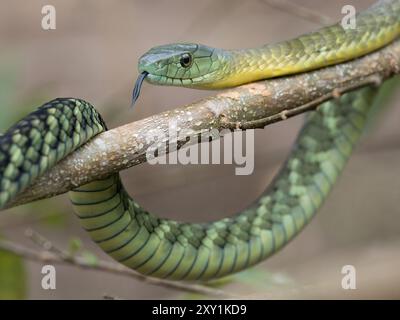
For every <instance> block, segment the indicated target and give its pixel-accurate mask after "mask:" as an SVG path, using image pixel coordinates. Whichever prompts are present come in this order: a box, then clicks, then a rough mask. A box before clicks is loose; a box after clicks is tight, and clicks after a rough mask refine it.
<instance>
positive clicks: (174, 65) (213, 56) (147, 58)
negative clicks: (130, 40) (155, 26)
mask: <svg viewBox="0 0 400 320" xmlns="http://www.w3.org/2000/svg"><path fill="white" fill-rule="evenodd" d="M221 53H222V50H221V49H215V48H211V47H207V46H204V45H200V44H192V43H179V44H168V45H162V46H158V47H154V48H152V49H150V50H149V51H147V52H146V53H145V54H144V55H143V56H141V57H140V59H139V64H138V69H139V72H140V73H141V74H146V76H145V78H146V81H147V82H150V83H152V84H156V85H167V86H181V87H191V88H197V89H211V88H212V87H213V85H212V83H215V81H216V80H218V79H219V78H220V77H221V76H222V71H223V70H224V63H225V60H226V59H225V56H224V55H222V54H221Z"/></svg>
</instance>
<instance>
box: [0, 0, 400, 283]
mask: <svg viewBox="0 0 400 320" xmlns="http://www.w3.org/2000/svg"><path fill="white" fill-rule="evenodd" d="M356 22H357V28H356V29H347V30H345V29H343V28H342V27H341V26H340V25H339V24H338V25H334V26H330V27H326V28H323V29H321V30H319V31H317V32H314V33H310V34H307V35H303V36H301V37H298V38H296V39H294V40H290V41H285V42H282V43H278V44H273V45H267V46H264V47H261V48H258V49H246V50H222V49H215V48H209V47H206V46H203V45H198V44H175V45H167V46H161V47H156V48H153V49H151V50H150V51H149V52H147V53H146V54H145V55H144V56H143V57H142V58H141V59H140V61H139V70H140V72H142V75H143V76H142V78H141V80H143V79H144V78H146V80H147V81H149V82H151V83H155V84H162V85H163V84H165V85H177V86H188V87H195V88H206V89H208V88H225V87H230V86H235V85H239V84H242V83H246V82H250V81H256V80H260V79H265V78H270V77H274V76H279V75H286V74H290V73H297V72H302V71H306V70H310V69H315V68H319V67H323V66H327V65H331V64H336V63H339V62H342V61H345V60H349V59H352V58H356V57H359V56H361V55H363V54H366V53H368V52H371V51H373V50H375V49H377V48H380V47H382V46H384V45H386V44H387V43H389V42H391V41H392V40H393V39H395V38H396V37H398V36H399V35H400V1H399V0H396V1H387V0H386V1H380V2H378V3H377V4H376V5H374V6H372V7H371V8H369V9H368V10H366V11H364V12H362V13H360V14H359V15H358V16H357V20H356ZM373 95H374V93H373V90H372V89H369V88H364V89H360V90H358V91H356V92H353V93H349V94H345V95H343V96H342V97H341V98H340V99H338V100H337V101H330V102H327V103H324V104H323V105H321V106H320V107H319V108H318V111H315V112H312V113H311V114H310V116H309V117H308V118H307V121H306V123H305V125H304V127H303V129H302V130H301V132H300V134H299V136H298V138H297V141H296V143H295V145H294V148H293V149H292V151H291V153H290V155H289V158H288V160H287V161H286V162H285V164H284V166H283V167H282V169H281V170H280V172H279V173H278V175H277V176H276V178H275V179H274V181H273V182H272V184H271V185H270V186H269V187H268V189H267V190H266V191H265V192H264V193H263V194H262V195H261V196H260V197H259V199H258V200H257V201H256V202H255V203H254V204H253V205H252V206H250V207H249V208H248V209H246V210H244V211H243V212H241V213H239V214H238V215H236V216H234V217H231V218H225V219H222V220H220V221H216V222H211V223H204V224H190V223H181V222H176V221H172V220H167V219H160V218H157V217H155V216H153V215H152V214H150V213H148V212H147V211H146V210H144V209H143V208H142V207H141V206H140V205H139V204H137V203H136V202H134V200H132V199H131V198H130V197H129V195H128V194H127V193H126V191H125V189H124V187H123V185H122V184H121V180H120V178H119V175H118V174H115V175H112V176H110V177H108V178H106V179H102V180H98V181H93V182H91V183H88V184H86V185H83V186H81V187H79V188H77V189H75V190H73V191H71V192H70V193H69V195H70V198H71V201H72V204H73V207H74V210H75V212H76V214H77V216H78V217H79V219H80V222H81V224H82V226H83V228H84V229H85V230H87V231H88V232H89V234H90V236H91V238H92V239H93V240H94V241H95V242H96V243H97V244H98V245H99V246H100V247H101V248H102V249H103V250H104V251H105V252H106V253H108V254H109V255H110V256H112V257H113V258H114V259H116V260H117V261H119V262H121V263H123V264H124V265H126V266H128V267H130V268H133V269H135V270H137V271H139V272H141V273H143V274H146V275H150V276H155V277H162V278H169V279H176V280H204V279H210V278H217V277H222V276H224V275H228V274H231V273H234V272H237V271H240V270H242V269H244V268H247V267H249V266H251V265H254V264H255V263H258V262H260V261H262V260H264V259H265V258H266V257H268V256H270V255H271V254H272V253H274V252H276V251H277V250H279V249H280V248H281V247H282V246H284V245H285V244H286V243H288V241H289V240H290V239H292V238H293V237H294V236H295V235H296V234H297V233H298V232H300V231H301V230H302V229H303V228H304V226H305V225H307V223H308V222H309V221H310V220H311V218H312V217H313V216H314V214H315V213H316V212H317V210H318V208H319V207H320V206H321V204H322V202H323V200H324V199H325V198H326V197H327V195H328V193H329V191H330V190H331V188H332V186H333V184H334V183H335V181H336V179H337V177H338V175H339V174H340V172H341V171H342V169H343V167H344V165H345V163H346V160H347V159H348V158H349V156H350V154H351V152H352V149H353V147H354V145H355V143H356V142H357V140H358V138H359V137H360V134H361V132H362V130H363V127H364V124H365V122H366V118H367V115H368V111H369V109H370V106H371V101H372V98H373ZM104 130H106V126H105V124H104V122H103V120H102V118H101V116H100V115H99V114H98V113H97V111H96V110H95V109H94V107H93V106H91V105H90V104H89V103H87V102H85V101H83V100H80V99H75V98H59V99H55V100H52V101H50V102H48V103H46V104H44V105H43V106H41V107H40V108H39V109H38V110H37V111H35V112H33V113H31V114H30V115H28V116H27V117H25V118H24V119H22V120H21V121H20V122H18V123H17V124H15V125H14V126H12V127H11V128H10V129H9V130H8V131H7V132H6V133H5V134H4V135H2V136H0V208H2V207H4V206H5V205H6V204H7V203H8V202H9V201H10V200H11V199H13V198H14V197H15V196H16V194H18V193H20V192H22V191H23V190H24V189H25V188H27V187H28V186H29V185H30V183H31V182H32V181H33V180H34V179H35V178H37V177H38V176H39V175H41V174H43V173H44V172H45V171H46V170H48V169H49V168H50V167H52V166H54V165H55V164H56V163H57V162H58V161H59V160H60V159H62V158H64V157H65V156H66V155H67V154H69V153H71V152H73V151H74V150H76V149H77V148H78V147H79V146H81V145H82V144H84V143H85V142H86V141H88V140H89V139H91V138H92V137H93V136H95V135H96V134H98V133H100V132H102V131H104Z"/></svg>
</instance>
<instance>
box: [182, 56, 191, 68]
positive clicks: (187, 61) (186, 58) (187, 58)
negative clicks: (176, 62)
mask: <svg viewBox="0 0 400 320" xmlns="http://www.w3.org/2000/svg"><path fill="white" fill-rule="evenodd" d="M180 63H181V66H182V67H184V68H188V67H190V66H191V64H192V56H191V55H190V54H189V53H184V54H183V55H182V56H181V60H180Z"/></svg>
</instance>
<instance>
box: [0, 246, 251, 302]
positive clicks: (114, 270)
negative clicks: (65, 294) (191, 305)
mask: <svg viewBox="0 0 400 320" xmlns="http://www.w3.org/2000/svg"><path fill="white" fill-rule="evenodd" d="M0 249H1V250H6V251H9V252H11V253H14V254H16V255H18V256H21V257H24V258H27V259H29V260H33V261H38V262H42V263H54V264H63V265H72V266H75V267H79V268H82V269H88V270H97V271H103V272H107V273H111V274H117V275H121V276H127V277H130V278H134V279H136V280H139V281H142V282H145V283H148V284H152V285H156V286H162V287H166V288H169V289H174V290H179V291H184V292H191V293H198V294H202V295H205V296H213V297H219V298H224V299H226V298H236V299H238V298H240V296H238V295H235V294H232V293H229V292H225V291H222V290H219V289H214V288H210V287H206V286H203V285H199V284H192V283H184V282H174V281H168V280H163V279H157V278H152V277H147V276H144V275H142V274H139V273H137V272H135V271H133V270H131V269H128V268H127V267H125V266H123V265H121V264H117V263H113V262H108V261H104V260H98V261H97V262H96V263H95V264H93V263H90V262H88V261H87V260H86V259H85V258H84V257H81V256H72V257H71V256H69V257H67V258H66V257H63V256H60V255H58V254H56V253H55V252H50V251H47V250H41V251H36V250H32V249H30V248H27V247H24V246H21V245H19V244H16V243H13V242H11V241H7V240H0ZM242 298H243V297H242Z"/></svg>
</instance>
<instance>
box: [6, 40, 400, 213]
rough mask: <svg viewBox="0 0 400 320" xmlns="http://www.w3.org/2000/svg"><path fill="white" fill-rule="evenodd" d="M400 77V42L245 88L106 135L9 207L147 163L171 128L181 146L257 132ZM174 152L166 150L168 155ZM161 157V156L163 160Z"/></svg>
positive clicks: (51, 172) (69, 158) (54, 168)
mask: <svg viewBox="0 0 400 320" xmlns="http://www.w3.org/2000/svg"><path fill="white" fill-rule="evenodd" d="M399 73H400V40H397V41H395V42H393V43H392V44H390V45H388V46H386V47H384V48H382V49H380V50H378V51H376V52H374V53H371V54H369V55H366V56H364V57H362V58H359V59H355V60H352V61H349V62H346V63H342V64H339V65H335V66H331V67H327V68H323V69H319V70H316V71H311V72H307V73H302V74H298V75H294V76H287V77H280V78H275V79H270V80H265V81H260V82H255V83H251V84H247V85H243V86H240V87H237V88H233V89H230V90H226V91H223V92H221V93H218V94H216V95H213V96H210V97H208V98H205V99H202V100H200V101H198V102H194V103H191V104H189V105H186V106H183V107H179V108H176V109H174V110H170V111H167V112H163V113H160V114H157V115H154V116H151V117H148V118H145V119H142V120H139V121H135V122H132V123H129V124H126V125H123V126H121V127H118V128H115V129H112V130H109V131H107V132H104V133H102V134H100V135H98V136H96V137H95V138H93V139H92V140H91V141H89V142H88V143H86V144H85V145H84V146H83V147H81V148H80V149H79V150H77V151H76V152H74V153H72V154H71V155H69V156H68V157H66V158H65V159H64V160H62V161H61V162H60V163H58V164H57V165H56V166H55V167H53V168H52V169H51V170H50V171H49V172H47V173H46V174H44V175H43V176H42V177H40V178H39V179H37V180H36V182H35V183H34V184H33V185H32V186H31V187H30V188H29V189H27V190H26V191H25V192H23V193H22V194H20V195H19V196H18V197H17V198H16V199H14V201H12V202H11V203H10V204H9V206H8V207H13V206H16V205H20V204H24V203H27V202H31V201H34V200H38V199H43V198H48V197H52V196H54V195H57V194H61V193H64V192H67V191H68V190H71V189H73V188H75V187H78V186H80V185H83V184H85V183H87V182H89V181H93V180H96V179H99V178H103V177H106V176H108V175H110V174H111V173H115V172H118V171H121V170H123V169H126V168H129V167H131V166H134V165H138V164H140V163H143V162H145V161H146V152H147V151H149V150H150V148H152V147H154V145H157V144H159V143H160V141H157V139H156V137H155V133H156V132H157V133H162V134H163V135H164V136H165V137H166V140H165V142H164V143H167V144H168V143H170V142H171V141H170V140H171V139H170V138H171V137H169V135H168V132H169V127H170V125H171V124H174V126H175V127H176V130H177V131H178V132H179V131H182V132H183V131H184V132H185V133H186V134H185V135H184V137H178V138H179V139H178V143H177V147H178V148H180V147H182V146H183V145H184V144H185V143H186V142H187V138H191V140H192V139H193V138H194V137H196V136H199V135H201V134H204V133H207V132H209V131H210V130H214V129H217V130H219V131H221V130H223V129H229V130H234V129H255V128H262V127H264V126H266V125H268V124H271V123H273V122H276V121H281V120H285V119H287V118H288V117H291V116H294V115H297V114H299V113H303V112H306V111H309V110H312V109H313V108H316V107H317V106H318V105H319V104H320V103H321V102H323V101H325V100H327V99H329V98H332V97H333V98H334V97H337V96H338V94H341V93H343V92H347V91H351V90H354V88H358V87H361V86H364V85H369V84H377V83H379V82H380V81H382V80H385V79H387V78H389V77H391V76H393V75H395V74H399ZM169 151H171V148H170V149H169V150H165V152H169ZM162 154H163V153H160V154H159V155H162Z"/></svg>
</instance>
